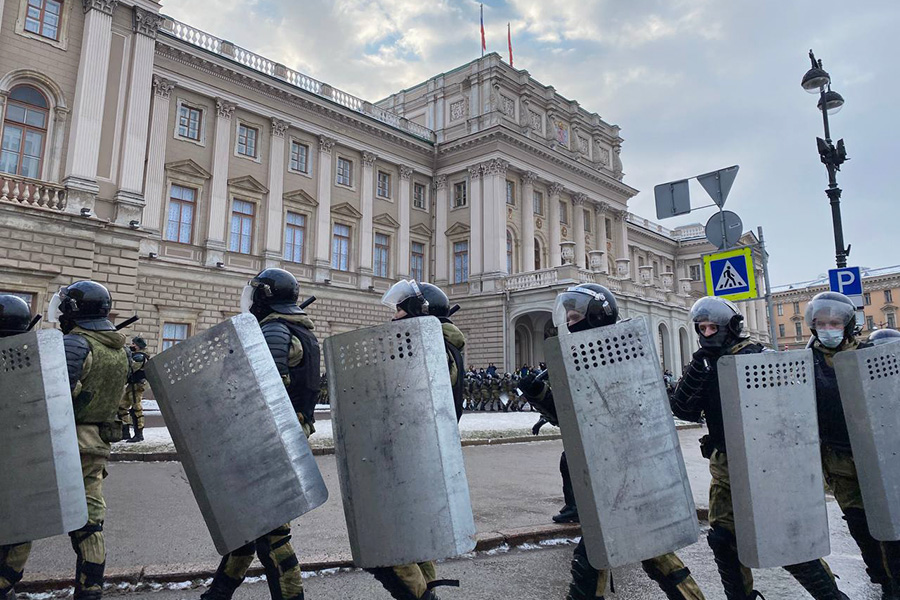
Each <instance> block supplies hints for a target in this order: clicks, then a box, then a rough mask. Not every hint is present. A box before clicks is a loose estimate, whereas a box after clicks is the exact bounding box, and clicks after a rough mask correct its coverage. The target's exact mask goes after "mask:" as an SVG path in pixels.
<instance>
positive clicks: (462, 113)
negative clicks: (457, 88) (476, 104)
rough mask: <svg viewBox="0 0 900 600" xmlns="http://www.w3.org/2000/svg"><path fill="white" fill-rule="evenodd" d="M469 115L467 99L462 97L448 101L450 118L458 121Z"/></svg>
mask: <svg viewBox="0 0 900 600" xmlns="http://www.w3.org/2000/svg"><path fill="white" fill-rule="evenodd" d="M467 116H469V99H468V98H463V99H462V100H457V101H456V102H451V103H450V120H451V121H459V120H460V119H465V118H466V117H467Z"/></svg>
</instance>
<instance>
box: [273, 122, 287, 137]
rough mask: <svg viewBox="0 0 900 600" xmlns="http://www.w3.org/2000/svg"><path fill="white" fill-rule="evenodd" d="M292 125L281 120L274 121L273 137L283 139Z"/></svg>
mask: <svg viewBox="0 0 900 600" xmlns="http://www.w3.org/2000/svg"><path fill="white" fill-rule="evenodd" d="M290 126H291V124H290V123H288V122H287V121H282V120H281V119H274V118H273V119H272V136H273V137H278V138H283V137H284V134H285V132H286V131H287V130H288V127H290Z"/></svg>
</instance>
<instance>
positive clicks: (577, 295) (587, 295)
mask: <svg viewBox="0 0 900 600" xmlns="http://www.w3.org/2000/svg"><path fill="white" fill-rule="evenodd" d="M570 320H571V321H573V323H572V324H571V325H568V329H569V331H571V332H573V333H574V332H576V331H584V330H586V329H593V328H594V327H605V326H607V325H612V324H614V323H615V322H616V321H618V320H619V307H618V304H617V303H616V297H615V296H613V294H612V292H610V291H609V290H608V289H606V288H605V287H603V286H602V285H598V284H596V283H582V284H580V285H576V286H572V287H570V288H569V289H567V290H566V291H565V292H562V293H561V294H560V295H559V296H557V298H556V308H555V309H554V311H553V324H554V326H556V327H557V328H558V327H562V326H564V325H567V324H568V323H569V321H570Z"/></svg>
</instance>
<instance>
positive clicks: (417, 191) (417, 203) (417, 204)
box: [413, 183, 428, 210]
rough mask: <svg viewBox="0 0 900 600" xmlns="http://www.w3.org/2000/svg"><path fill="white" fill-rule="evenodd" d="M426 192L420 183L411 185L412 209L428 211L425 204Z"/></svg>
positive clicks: (426, 200) (426, 199)
mask: <svg viewBox="0 0 900 600" xmlns="http://www.w3.org/2000/svg"><path fill="white" fill-rule="evenodd" d="M427 196H428V192H427V190H426V189H425V186H424V185H422V184H421V183H415V184H413V207H414V208H421V209H422V210H428V208H427V206H426V204H425V203H426V202H428V197H427Z"/></svg>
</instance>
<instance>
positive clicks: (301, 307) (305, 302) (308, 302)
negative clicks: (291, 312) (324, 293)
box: [300, 296, 316, 310]
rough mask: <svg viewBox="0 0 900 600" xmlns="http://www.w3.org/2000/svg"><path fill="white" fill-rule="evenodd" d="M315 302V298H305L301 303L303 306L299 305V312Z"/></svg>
mask: <svg viewBox="0 0 900 600" xmlns="http://www.w3.org/2000/svg"><path fill="white" fill-rule="evenodd" d="M315 301H316V297H315V296H310V297H309V298H307V299H306V300H304V301H303V304H301V305H300V310H303V309H304V308H306V307H307V306H309V305H310V304H312V303H313V302H315Z"/></svg>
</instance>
